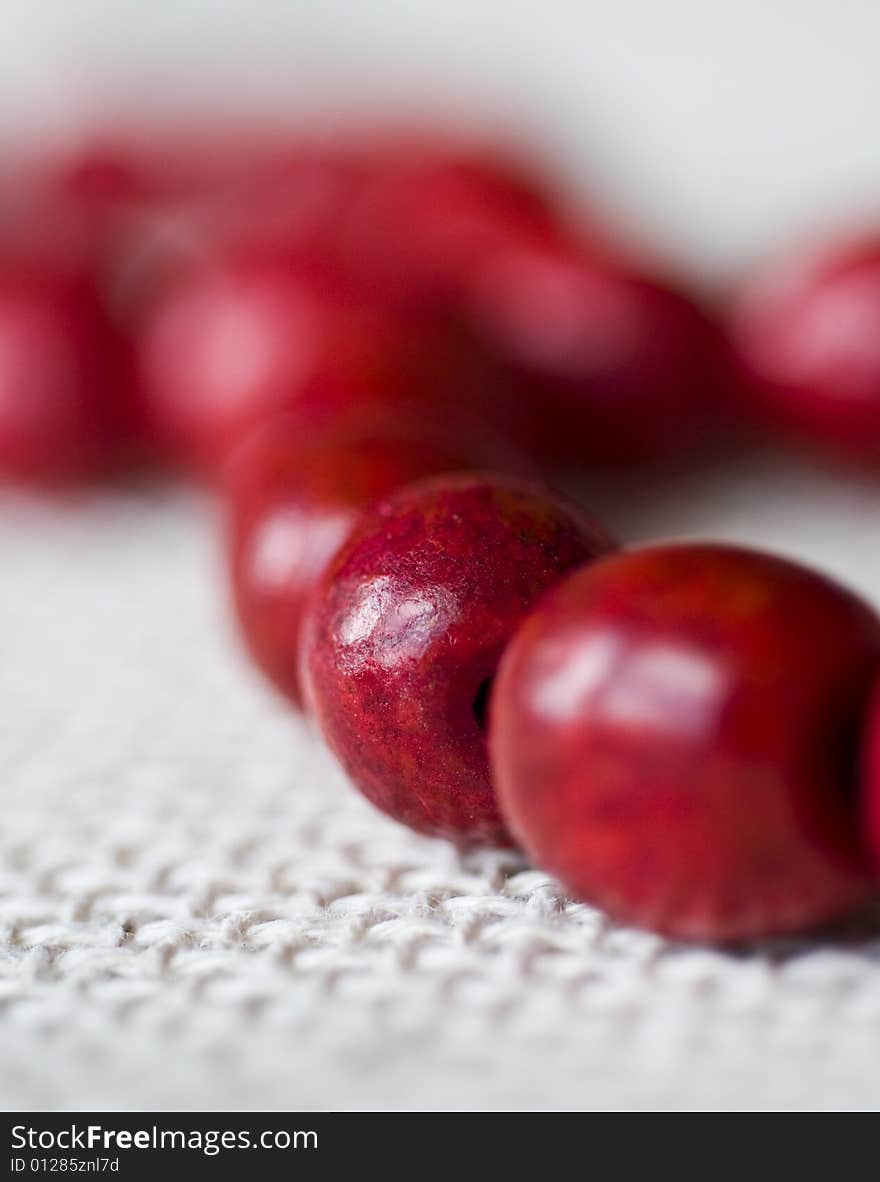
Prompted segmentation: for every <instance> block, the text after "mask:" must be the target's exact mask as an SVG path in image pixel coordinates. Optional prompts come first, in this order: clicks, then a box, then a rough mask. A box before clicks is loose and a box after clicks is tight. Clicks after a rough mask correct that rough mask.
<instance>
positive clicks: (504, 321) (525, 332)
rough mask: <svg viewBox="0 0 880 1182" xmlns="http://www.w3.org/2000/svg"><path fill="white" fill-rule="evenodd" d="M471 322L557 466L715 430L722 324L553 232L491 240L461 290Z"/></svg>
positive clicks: (682, 447)
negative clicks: (494, 246) (504, 243)
mask: <svg viewBox="0 0 880 1182" xmlns="http://www.w3.org/2000/svg"><path fill="white" fill-rule="evenodd" d="M468 294H469V300H468V307H469V314H470V318H471V322H472V324H473V325H474V328H475V330H476V332H477V334H478V336H479V338H480V339H481V341H482V342H483V343H484V344H485V346H486V348H487V350H488V352H489V354H490V355H491V356H492V358H493V359H494V361H495V363H496V364H497V365H498V366H499V367H500V371H501V372H502V373H503V374H504V375H505V376H506V379H507V381H508V383H509V384H510V387H511V389H513V390H518V391H519V398H520V399H522V400H523V401H524V403H525V404H526V406H527V408H528V414H527V417H526V422H527V424H528V428H527V429H528V434H529V437H530V439H531V440H532V442H533V446H535V447H536V448H538V449H539V450H540V451H541V452H542V453H543V455H544V456H546V457H547V459H548V460H551V461H554V462H557V463H559V464H561V465H563V466H572V467H577V466H581V465H587V464H588V465H591V466H595V465H609V466H614V465H618V464H634V463H641V462H645V461H655V460H662V459H665V458H669V457H677V456H683V455H687V454H689V453H694V452H695V451H697V450H699V448H700V447H701V445H703V444H706V443H707V442H710V441H712V440H713V439H714V438H715V437H716V436H718V435H720V433H721V425H722V424H723V423H724V420H725V417H726V372H725V357H724V349H723V345H722V339H721V335H720V333H719V330H718V328H717V326H716V325H715V324H714V323H713V322H712V320H711V318H710V317H709V316H708V315H707V313H706V312H705V311H704V310H703V309H701V308H700V307H699V306H698V304H697V303H696V302H695V301H694V300H693V299H691V298H690V297H689V296H688V295H686V294H685V293H684V292H683V291H681V290H678V289H677V288H675V287H673V286H671V285H670V284H668V283H666V282H665V281H663V280H660V279H656V278H653V277H651V276H649V275H647V274H642V273H640V272H639V271H637V270H635V269H634V268H633V267H632V266H631V265H628V264H626V263H625V262H624V261H623V260H622V259H621V258H620V257H612V256H611V254H610V252H609V253H600V250H599V249H598V248H596V247H595V246H589V245H587V244H585V243H583V242H577V241H574V240H573V239H569V238H564V237H560V236H544V237H543V238H533V239H532V240H531V241H521V242H519V243H517V244H514V245H512V246H510V247H509V249H506V250H500V251H498V252H497V253H496V255H495V256H494V257H493V258H492V259H491V260H490V261H489V262H488V263H487V265H486V266H485V267H484V268H483V270H482V271H481V272H480V273H479V274H478V275H477V276H476V279H475V281H474V283H473V284H472V285H471V287H470V290H469V293H468Z"/></svg>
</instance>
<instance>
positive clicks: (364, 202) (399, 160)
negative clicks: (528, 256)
mask: <svg viewBox="0 0 880 1182" xmlns="http://www.w3.org/2000/svg"><path fill="white" fill-rule="evenodd" d="M376 165H377V166H376V167H375V169H374V171H373V172H372V174H371V175H370V176H369V177H368V178H366V180H365V183H364V184H363V186H362V188H361V191H360V192H359V194H358V195H357V199H356V200H355V201H353V202H352V206H351V208H350V210H349V211H348V213H347V215H346V218H345V220H344V222H343V229H342V232H341V235H340V244H339V247H340V252H341V255H342V258H343V261H344V263H345V265H346V266H348V267H350V268H352V269H353V270H354V271H355V272H356V273H358V274H359V275H360V276H361V277H363V278H365V279H367V280H368V281H370V282H372V283H373V284H374V285H375V286H376V287H377V289H378V290H379V291H380V292H381V293H382V295H383V296H384V297H385V298H389V299H392V300H396V301H398V302H401V303H403V304H405V305H410V304H412V303H417V304H428V305H430V304H432V303H436V302H440V303H442V302H445V301H448V300H450V299H452V300H456V299H458V298H459V297H460V295H461V291H462V289H463V287H464V285H465V284H466V283H467V282H468V281H469V279H470V278H471V277H472V276H473V274H474V272H475V271H479V270H481V269H482V267H483V266H484V265H485V264H486V262H487V260H488V259H490V258H491V257H492V256H493V254H494V253H495V252H496V251H497V250H499V249H501V248H503V247H505V246H507V245H508V244H510V243H511V242H516V241H518V240H519V239H520V238H521V237H531V236H532V235H534V234H540V233H544V232H546V228H547V227H548V225H551V224H553V222H554V220H555V216H556V215H555V210H554V208H553V207H552V205H551V203H550V201H549V199H548V198H547V196H546V194H545V193H544V192H543V191H542V187H541V185H540V184H539V183H538V182H537V180H536V179H535V178H534V177H532V176H531V175H530V174H529V173H528V171H527V170H525V169H523V168H521V167H520V166H518V165H516V164H514V163H512V162H511V161H509V160H507V159H506V158H504V156H503V155H501V154H493V153H491V152H487V151H485V150H484V151H480V150H479V149H476V148H469V147H467V146H465V145H458V146H456V145H452V144H446V145H443V144H440V143H430V142H428V141H426V142H423V143H421V144H419V143H418V142H414V141H410V142H408V143H403V144H400V145H398V146H396V147H395V146H394V145H393V144H388V145H385V147H384V150H383V149H382V148H381V147H377V149H376Z"/></svg>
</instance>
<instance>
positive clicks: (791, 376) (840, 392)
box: [733, 236, 880, 463]
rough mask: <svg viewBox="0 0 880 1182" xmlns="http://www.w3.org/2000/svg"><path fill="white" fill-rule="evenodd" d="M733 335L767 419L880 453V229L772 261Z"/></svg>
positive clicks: (870, 454) (823, 445) (868, 455)
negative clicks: (861, 236)
mask: <svg viewBox="0 0 880 1182" xmlns="http://www.w3.org/2000/svg"><path fill="white" fill-rule="evenodd" d="M733 335H734V339H735V341H736V344H737V348H738V352H739V356H740V360H741V363H742V366H743V369H744V372H745V377H746V382H745V384H744V390H743V393H744V397H745V398H746V400H747V401H748V402H750V404H751V409H752V410H753V411H754V412H757V416H758V417H759V419H760V418H763V420H764V421H765V423H768V424H769V425H772V426H775V427H776V428H778V429H781V430H783V431H785V432H787V433H788V434H790V435H791V436H793V437H795V438H800V439H801V440H803V441H805V442H807V443H809V444H811V445H812V446H814V447H816V448H818V449H819V450H824V451H829V452H832V453H837V454H839V455H841V456H845V457H849V458H850V459H854V460H857V461H864V462H869V463H876V461H877V460H878V459H880V236H874V237H866V238H864V239H862V240H859V241H855V242H850V243H847V244H845V245H843V246H838V247H832V248H829V249H826V250H824V251H817V252H815V253H812V254H811V253H809V252H804V253H803V254H802V255H801V256H795V257H792V258H790V259H788V260H787V261H785V262H783V263H782V264H774V265H773V266H771V267H768V268H767V270H766V271H765V273H763V274H761V275H759V276H758V277H757V278H756V279H755V280H753V282H752V283H751V284H750V285H749V286H747V288H746V289H745V291H744V292H743V293H742V296H741V298H740V301H739V304H738V306H737V308H736V310H735V315H734V317H733Z"/></svg>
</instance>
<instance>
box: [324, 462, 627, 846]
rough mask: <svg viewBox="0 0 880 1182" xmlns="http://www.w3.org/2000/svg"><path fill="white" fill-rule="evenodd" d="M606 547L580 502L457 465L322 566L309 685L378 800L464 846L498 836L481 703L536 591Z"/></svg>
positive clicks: (351, 765)
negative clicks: (454, 473) (454, 472)
mask: <svg viewBox="0 0 880 1182" xmlns="http://www.w3.org/2000/svg"><path fill="white" fill-rule="evenodd" d="M609 547H610V542H609V540H608V537H607V535H606V534H605V533H604V531H602V530H601V529H600V528H599V527H598V526H596V525H595V524H594V523H593V522H592V521H591V520H589V519H588V518H587V517H585V515H583V514H582V513H581V512H580V511H579V510H578V509H577V508H576V507H574V506H572V505H569V504H567V503H564V502H560V501H558V500H556V499H555V498H553V497H552V496H550V495H549V494H547V493H546V492H544V491H543V490H542V489H540V488H538V487H533V486H531V485H528V484H523V483H520V482H517V481H511V480H505V479H500V478H488V477H483V476H468V475H461V476H458V477H455V478H451V477H450V478H443V477H441V478H438V479H436V480H433V481H427V482H422V483H420V484H417V485H413V486H410V487H409V488H407V489H404V490H402V491H401V492H400V493H399V494H397V495H396V496H395V497H392V498H391V499H389V500H388V501H385V502H384V503H383V504H382V505H381V506H380V507H379V508H377V509H376V510H375V511H374V512H372V513H370V514H368V515H367V517H366V518H365V519H364V520H363V521H362V523H361V525H360V526H359V527H358V528H357V529H356V530H355V532H354V534H353V535H352V537H351V538H350V539H349V541H348V542H347V543H346V544H345V545H344V546H343V547H342V549H341V551H340V552H339V554H338V555H337V556H336V558H335V559H334V560H333V562H332V563H331V565H330V567H329V568H328V570H327V572H326V574H325V576H324V578H323V579H322V581H321V584H320V585H319V588H318V591H317V593H316V596H315V599H314V600H313V605H312V609H311V610H310V613H309V615H308V617H307V621H306V630H305V640H304V661H305V672H306V680H307V693H308V696H309V699H310V704H311V706H312V708H313V710H314V713H315V715H316V717H317V720H318V722H319V723H320V726H321V728H322V730H323V732H324V735H325V737H326V739H327V741H328V743H329V744H330V747H331V748H332V749H333V750H334V751H335V753H336V755H337V756H338V757H339V759H340V761H341V762H342V764H343V766H344V767H345V768H346V770H347V771H348V773H349V775H350V777H351V779H352V780H353V782H354V783H355V784H356V785H357V787H359V788H360V790H361V791H362V792H363V793H364V795H365V796H366V797H367V798H368V799H369V800H371V801H372V803H373V804H375V805H376V806H377V807H378V808H380V809H383V810H384V811H385V812H387V813H389V814H390V815H391V816H392V817H394V818H396V819H397V820H398V821H402V822H403V823H404V824H407V825H410V826H411V827H412V828H414V829H417V830H420V831H421V832H423V833H428V834H432V835H434V836H438V837H447V838H451V839H452V840H454V841H456V842H459V843H462V844H475V843H480V842H486V843H490V844H499V843H500V844H506V843H507V841H508V834H507V830H506V827H505V825H504V822H503V821H502V819H501V817H500V814H499V812H498V808H497V804H496V801H495V796H494V792H493V789H492V784H491V780H490V775H489V767H488V760H487V751H486V738H485V729H484V722H485V710H486V703H487V700H488V697H489V692H490V688H491V684H492V679H493V678H494V675H495V671H496V668H497V665H498V661H499V659H500V657H501V653H502V652H503V650H504V648H505V645H506V644H507V642H508V640H509V639H510V636H511V635H512V633H513V632H514V631H515V629H516V628H517V626H518V625H519V624H520V623H521V622H522V620H523V619H524V617H525V616H526V615H527V614H528V612H529V611H530V610H531V608H532V607H533V605H534V603H535V601H536V599H537V598H538V597H539V596H540V594H541V593H542V592H543V591H544V590H546V588H548V587H549V586H551V585H552V584H553V583H555V582H557V581H558V580H559V579H560V578H561V577H562V575H563V574H564V573H565V572H566V571H568V570H570V569H571V568H572V567H574V566H576V565H579V564H580V563H582V562H586V561H588V560H589V559H591V558H593V557H594V556H595V555H596V554H598V553H601V552H604V551H606V550H607V549H608V548H609Z"/></svg>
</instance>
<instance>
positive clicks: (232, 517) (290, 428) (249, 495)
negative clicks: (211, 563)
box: [226, 416, 516, 706]
mask: <svg viewBox="0 0 880 1182" xmlns="http://www.w3.org/2000/svg"><path fill="white" fill-rule="evenodd" d="M498 464H501V465H506V464H510V465H514V466H515V464H516V458H515V457H514V456H512V455H510V454H509V453H508V452H507V450H506V449H503V448H502V447H501V446H499V445H497V444H496V443H495V441H494V440H491V439H489V438H488V437H486V436H485V435H484V434H483V433H482V432H480V431H479V430H478V429H476V428H474V427H470V428H468V429H467V430H462V431H460V432H456V433H454V434H453V433H452V432H451V431H449V430H443V431H441V430H440V429H439V428H438V427H436V425H435V428H434V429H433V430H430V429H429V428H428V427H427V425H423V426H422V427H421V428H420V429H419V430H418V431H415V430H413V431H411V432H407V430H406V427H405V425H401V424H400V423H397V424H393V423H385V424H384V425H383V424H374V425H372V426H369V425H367V424H366V423H363V422H362V423H360V424H359V425H358V424H355V423H353V422H352V423H343V424H341V425H337V426H336V427H335V428H334V427H325V428H324V429H320V430H317V431H316V430H315V429H314V428H313V427H312V425H311V424H309V423H308V422H305V423H304V422H303V420H302V419H301V418H299V417H297V416H286V417H284V418H281V419H271V420H269V421H268V422H267V423H266V424H264V425H263V426H262V427H259V428H257V430H256V431H255V432H254V434H253V435H252V436H251V438H250V439H248V441H247V442H246V443H245V444H244V445H243V446H242V447H241V448H240V449H239V450H238V451H237V452H236V453H235V456H234V459H233V462H232V464H231V466H230V471H229V474H228V479H227V485H226V494H227V495H226V499H227V509H228V514H227V517H228V552H229V562H230V573H231V577H232V588H233V596H234V603H235V609H236V616H237V619H238V623H239V625H240V628H241V632H242V635H243V637H244V639H245V642H246V644H247V647H248V649H249V651H250V654H251V656H252V657H253V659H254V661H255V663H256V664H257V666H258V667H259V668H260V669H261V670H262V671H263V673H264V674H265V675H266V676H267V677H268V678H269V680H270V681H271V682H272V683H273V684H274V685H275V687H276V688H277V689H278V690H280V691H281V693H282V694H284V695H285V696H286V697H287V698H289V699H290V700H291V701H293V702H294V703H295V704H296V705H297V706H299V705H301V704H302V694H301V687H300V676H299V660H300V658H299V638H300V628H301V622H302V618H303V615H304V612H305V608H306V605H307V603H308V600H309V596H310V595H311V593H312V591H313V589H314V586H315V584H316V583H317V582H318V579H319V578H320V576H321V574H322V573H323V571H324V569H325V567H326V566H327V563H328V562H329V560H330V559H331V558H332V557H333V554H334V553H335V552H336V550H338V548H339V546H340V545H341V544H342V542H343V541H344V540H345V538H346V537H347V536H348V534H349V533H350V532H351V530H352V529H353V527H354V525H355V522H356V521H357V520H358V518H359V517H360V515H361V513H362V512H363V511H364V510H365V509H367V508H369V507H370V506H372V505H373V504H374V503H376V502H377V501H379V500H382V499H383V498H385V497H387V496H388V495H389V494H391V493H393V492H394V491H396V490H397V489H398V488H399V487H400V486H402V485H404V484H409V483H412V482H413V481H415V480H418V479H420V478H423V477H427V476H431V475H436V474H440V473H443V472H452V471H458V470H461V469H473V468H475V467H483V466H485V467H487V468H488V467H495V466H497V465H498Z"/></svg>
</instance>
